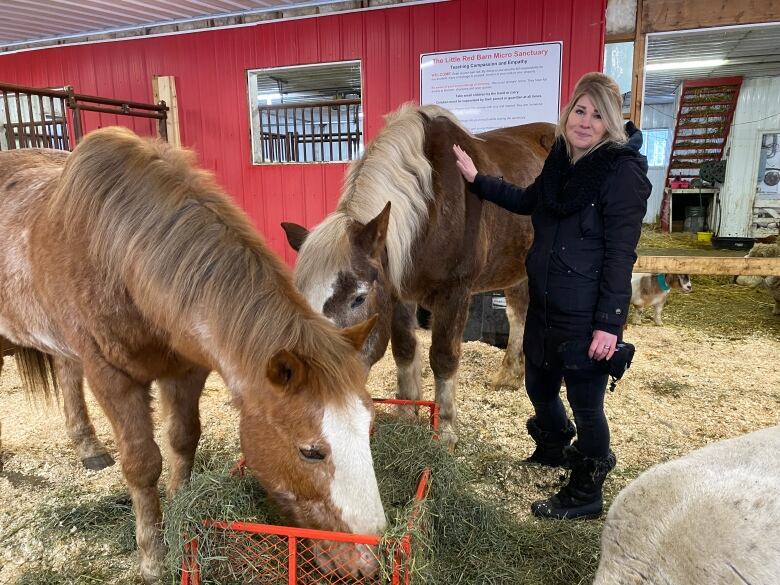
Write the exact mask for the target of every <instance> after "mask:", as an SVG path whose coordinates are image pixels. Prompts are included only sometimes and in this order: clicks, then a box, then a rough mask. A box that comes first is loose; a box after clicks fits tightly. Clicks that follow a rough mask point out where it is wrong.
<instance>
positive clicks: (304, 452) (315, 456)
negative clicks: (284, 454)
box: [298, 447, 325, 461]
mask: <svg viewBox="0 0 780 585" xmlns="http://www.w3.org/2000/svg"><path fill="white" fill-rule="evenodd" d="M298 451H300V453H301V457H303V458H304V459H307V460H308V461H322V460H323V459H325V453H323V452H322V451H320V450H319V449H317V448H316V447H312V448H310V449H306V448H304V449H298Z"/></svg>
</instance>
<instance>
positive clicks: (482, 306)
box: [463, 291, 509, 349]
mask: <svg viewBox="0 0 780 585" xmlns="http://www.w3.org/2000/svg"><path fill="white" fill-rule="evenodd" d="M463 341H482V342H483V343H488V344H490V345H492V346H494V347H499V348H501V349H504V348H506V346H507V343H508V342H509V320H508V319H507V317H506V297H504V292H503V291H491V292H485V293H478V294H475V295H474V296H472V297H471V305H470V306H469V316H468V319H467V320H466V327H465V329H464V330H463Z"/></svg>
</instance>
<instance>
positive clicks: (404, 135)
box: [295, 104, 471, 291]
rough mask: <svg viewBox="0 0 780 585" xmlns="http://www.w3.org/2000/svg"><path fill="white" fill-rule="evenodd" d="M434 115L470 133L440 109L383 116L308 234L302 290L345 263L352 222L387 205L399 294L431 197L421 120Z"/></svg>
mask: <svg viewBox="0 0 780 585" xmlns="http://www.w3.org/2000/svg"><path fill="white" fill-rule="evenodd" d="M437 116H444V117H446V118H448V119H449V120H451V121H452V122H453V123H454V124H456V125H457V126H459V127H460V128H461V129H462V130H463V131H464V132H466V133H467V134H469V135H471V133H470V132H468V130H466V129H465V128H463V126H462V125H461V123H460V122H459V121H458V120H457V118H455V116H454V115H453V114H452V112H450V111H448V110H445V109H444V108H442V107H440V106H435V105H429V106H416V105H414V104H404V105H403V106H401V107H400V108H399V109H398V110H396V111H395V112H393V113H390V114H388V115H387V116H385V127H384V129H383V130H382V131H381V132H380V133H379V134H378V135H377V137H376V138H375V139H374V140H373V141H372V142H371V143H370V144H369V145H368V148H367V149H366V151H365V153H364V154H363V156H362V157H361V158H360V159H358V160H356V161H355V162H353V163H352V165H350V167H349V171H348V173H347V177H346V180H345V183H344V188H343V190H342V193H341V197H340V198H339V202H338V205H337V206H336V210H335V211H334V212H333V213H332V214H331V215H329V216H328V217H327V218H326V219H325V221H323V222H322V223H321V224H320V225H319V226H317V228H316V229H314V230H313V231H312V232H311V233H310V234H309V235H308V237H307V238H306V241H305V242H304V244H303V247H302V248H301V254H300V255H299V256H298V264H297V266H296V270H295V271H296V279H297V282H298V285H299V286H300V287H301V288H302V289H304V288H306V284H307V283H310V282H314V280H315V279H316V278H317V276H318V275H322V274H329V273H332V271H333V269H334V268H337V267H339V266H343V265H344V264H345V263H346V262H347V259H348V254H349V243H348V241H347V228H348V227H349V225H350V223H351V221H350V220H354V221H358V222H360V223H363V224H365V223H368V222H369V221H370V220H371V219H373V218H374V217H376V215H378V214H379V212H380V211H382V209H383V208H384V206H385V204H386V203H387V202H388V201H390V202H391V204H392V205H391V211H390V225H389V227H388V230H387V241H386V248H387V259H388V277H389V279H390V282H391V283H392V285H393V287H394V288H395V289H396V290H397V291H400V290H402V288H403V282H404V277H405V276H406V273H407V270H408V268H409V265H410V262H411V251H412V246H413V244H414V242H415V240H416V238H417V236H418V234H419V232H420V228H421V227H422V226H423V225H424V224H425V222H426V221H427V220H428V204H429V203H430V202H431V201H433V199H434V192H433V176H432V168H431V163H430V161H429V160H428V159H427V157H426V156H425V122H426V118H435V117H437Z"/></svg>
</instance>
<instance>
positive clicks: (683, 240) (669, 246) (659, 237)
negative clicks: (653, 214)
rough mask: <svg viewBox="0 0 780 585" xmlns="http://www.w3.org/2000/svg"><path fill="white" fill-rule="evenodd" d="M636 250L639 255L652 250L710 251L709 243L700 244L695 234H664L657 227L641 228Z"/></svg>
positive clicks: (645, 226) (646, 226)
mask: <svg viewBox="0 0 780 585" xmlns="http://www.w3.org/2000/svg"><path fill="white" fill-rule="evenodd" d="M637 249H638V250H639V253H640V254H641V253H642V252H643V251H646V250H648V251H652V250H710V251H711V250H712V245H711V244H710V243H709V242H700V241H699V240H697V239H696V234H694V233H688V232H681V233H671V234H669V233H664V232H662V231H661V230H660V228H659V227H658V226H650V225H644V226H642V235H641V236H640V238H639V244H638V245H637Z"/></svg>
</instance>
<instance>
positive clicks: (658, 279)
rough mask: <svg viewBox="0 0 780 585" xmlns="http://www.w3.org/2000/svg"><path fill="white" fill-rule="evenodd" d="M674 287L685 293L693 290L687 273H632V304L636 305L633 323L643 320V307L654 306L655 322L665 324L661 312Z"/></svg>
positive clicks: (636, 323)
mask: <svg viewBox="0 0 780 585" xmlns="http://www.w3.org/2000/svg"><path fill="white" fill-rule="evenodd" d="M673 288H678V289H680V290H681V291H682V292H684V293H689V292H691V289H692V288H693V286H692V285H691V279H690V277H689V276H688V275H687V274H648V273H646V272H635V273H634V274H632V275H631V304H632V305H633V306H634V318H633V321H632V323H633V324H634V325H639V323H641V322H642V309H644V308H645V307H653V309H654V310H655V313H654V315H653V322H654V323H655V324H656V325H663V322H662V321H661V313H662V312H663V310H664V303H666V297H668V296H669V293H670V292H671V291H672V289H673Z"/></svg>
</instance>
